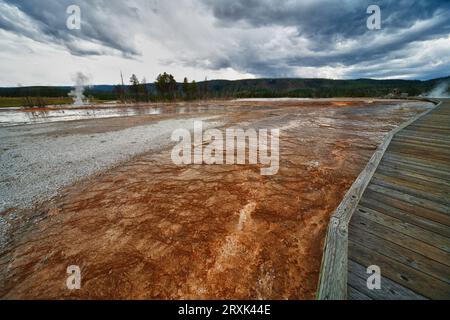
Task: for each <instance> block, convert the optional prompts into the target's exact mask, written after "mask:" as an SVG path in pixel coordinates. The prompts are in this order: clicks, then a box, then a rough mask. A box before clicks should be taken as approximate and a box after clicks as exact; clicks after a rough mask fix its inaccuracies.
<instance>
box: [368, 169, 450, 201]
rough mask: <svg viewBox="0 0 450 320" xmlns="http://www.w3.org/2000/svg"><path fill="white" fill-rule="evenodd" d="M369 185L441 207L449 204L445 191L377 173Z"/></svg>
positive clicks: (449, 197)
mask: <svg viewBox="0 0 450 320" xmlns="http://www.w3.org/2000/svg"><path fill="white" fill-rule="evenodd" d="M371 183H372V184H375V185H377V186H382V187H384V188H387V189H390V190H396V191H399V192H403V193H405V194H407V195H412V196H415V197H417V198H420V199H426V200H428V201H432V202H434V203H436V204H440V205H443V206H447V207H448V206H449V204H450V203H449V199H450V194H449V193H448V192H447V191H446V190H442V188H436V187H431V186H427V185H426V184H425V183H423V184H419V183H415V182H411V181H408V180H406V179H400V178H396V177H393V176H388V175H384V174H382V173H378V172H376V173H375V174H374V176H373V178H372V181H371Z"/></svg>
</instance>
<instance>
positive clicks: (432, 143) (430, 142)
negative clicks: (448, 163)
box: [395, 132, 450, 148]
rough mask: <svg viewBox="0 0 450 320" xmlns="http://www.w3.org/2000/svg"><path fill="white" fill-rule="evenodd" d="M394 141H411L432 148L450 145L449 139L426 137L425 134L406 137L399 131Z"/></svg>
mask: <svg viewBox="0 0 450 320" xmlns="http://www.w3.org/2000/svg"><path fill="white" fill-rule="evenodd" d="M395 141H396V142H399V143H401V142H405V143H412V144H415V145H419V146H422V145H423V146H428V147H433V148H441V147H450V141H443V140H436V139H429V138H426V136H424V135H422V136H416V137H408V136H405V135H402V134H401V132H399V133H398V134H397V135H396V136H395Z"/></svg>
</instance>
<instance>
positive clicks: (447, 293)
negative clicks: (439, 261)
mask: <svg viewBox="0 0 450 320" xmlns="http://www.w3.org/2000/svg"><path fill="white" fill-rule="evenodd" d="M348 246H349V258H350V259H352V260H354V261H356V262H358V263H359V264H361V265H377V266H379V267H380V269H381V273H382V274H383V275H384V276H386V277H387V278H389V279H391V280H392V281H394V282H396V283H398V284H400V285H401V286H403V287H405V288H408V289H410V290H412V291H414V292H416V293H418V294H420V295H422V296H424V297H426V298H430V299H438V300H446V299H448V298H449V297H450V286H449V285H448V284H446V283H445V282H443V281H440V280H438V279H436V278H434V277H431V276H429V275H427V274H425V273H423V272H420V271H417V270H416V269H413V268H411V267H408V266H406V265H404V264H402V263H399V262H397V261H395V260H393V259H392V258H390V257H387V256H384V255H382V254H379V253H376V252H374V251H371V250H368V249H367V248H365V247H364V246H362V245H360V244H358V243H355V242H353V241H349V243H348Z"/></svg>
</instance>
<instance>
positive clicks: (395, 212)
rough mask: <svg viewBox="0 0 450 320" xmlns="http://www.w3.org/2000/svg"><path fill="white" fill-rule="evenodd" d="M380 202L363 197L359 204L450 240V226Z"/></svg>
mask: <svg viewBox="0 0 450 320" xmlns="http://www.w3.org/2000/svg"><path fill="white" fill-rule="evenodd" d="M380 200H381V199H377V200H374V199H370V198H368V197H363V198H362V199H361V201H360V203H359V204H360V205H361V206H363V207H366V208H369V209H373V210H376V211H378V212H381V213H383V214H386V215H388V216H391V217H393V218H396V219H399V220H401V221H404V222H408V223H411V224H413V225H415V226H418V227H420V228H422V229H425V230H428V231H430V232H433V233H437V234H440V235H441V236H443V237H446V238H450V228H449V227H448V226H446V225H444V224H441V223H438V222H436V221H433V220H430V219H426V218H423V217H421V216H419V215H415V214H409V213H406V212H404V211H402V210H400V209H397V208H394V207H391V206H389V205H387V204H386V203H384V202H382V201H380Z"/></svg>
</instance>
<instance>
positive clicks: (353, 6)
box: [204, 0, 450, 76]
mask: <svg viewBox="0 0 450 320" xmlns="http://www.w3.org/2000/svg"><path fill="white" fill-rule="evenodd" d="M204 3H205V4H206V5H208V6H209V7H210V8H211V10H212V12H213V14H214V16H215V17H216V18H217V19H218V20H219V22H218V24H219V25H220V26H222V27H225V28H226V27H235V26H236V25H240V26H242V28H245V27H263V26H284V27H288V26H289V27H295V28H296V30H297V32H298V37H305V38H306V39H308V40H309V41H310V43H309V46H308V49H310V52H309V53H307V54H305V53H300V54H298V55H296V54H295V53H294V54H292V55H290V56H289V57H286V58H285V59H283V60H282V61H279V62H280V70H281V71H282V72H285V70H286V68H288V69H289V67H290V66H291V67H292V66H297V67H302V66H303V67H320V66H324V65H343V66H352V65H357V64H359V63H362V62H366V63H367V62H370V61H378V60H380V59H388V58H389V57H390V56H394V55H395V53H396V51H398V50H401V49H403V48H405V47H406V46H408V45H409V44H411V43H413V42H420V41H426V40H429V39H436V38H440V37H448V35H449V34H450V19H449V17H450V1H411V0H408V1H398V0H391V1H373V0H371V1H345V0H344V1H331V0H325V1H320V0H317V1H308V0H306V1H280V0H204ZM370 4H377V5H379V6H380V8H381V13H382V29H381V30H377V31H371V30H368V29H367V27H366V21H367V18H368V16H369V15H368V14H367V13H366V9H367V7H368V6H369V5H370ZM422 22H426V23H424V25H423V26H418V25H417V23H419V24H420V23H422ZM376 37H377V38H376ZM342 41H352V42H353V43H352V45H351V48H349V49H348V50H342V49H339V47H338V45H337V43H339V42H342ZM249 46H251V45H245V46H244V48H245V49H249V48H248V47H249ZM253 50H258V48H257V47H256V48H253ZM405 54H407V52H405ZM245 55H246V56H248V57H249V61H248V63H244V64H246V65H247V67H248V68H249V70H250V71H251V72H256V73H257V74H261V75H273V76H277V75H279V74H277V72H276V70H277V68H276V66H274V65H273V63H271V64H267V65H264V63H263V61H259V62H258V61H255V55H254V54H252V53H248V52H246V54H245ZM274 67H275V68H274ZM274 71H275V72H274ZM387 73H389V72H387Z"/></svg>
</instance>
